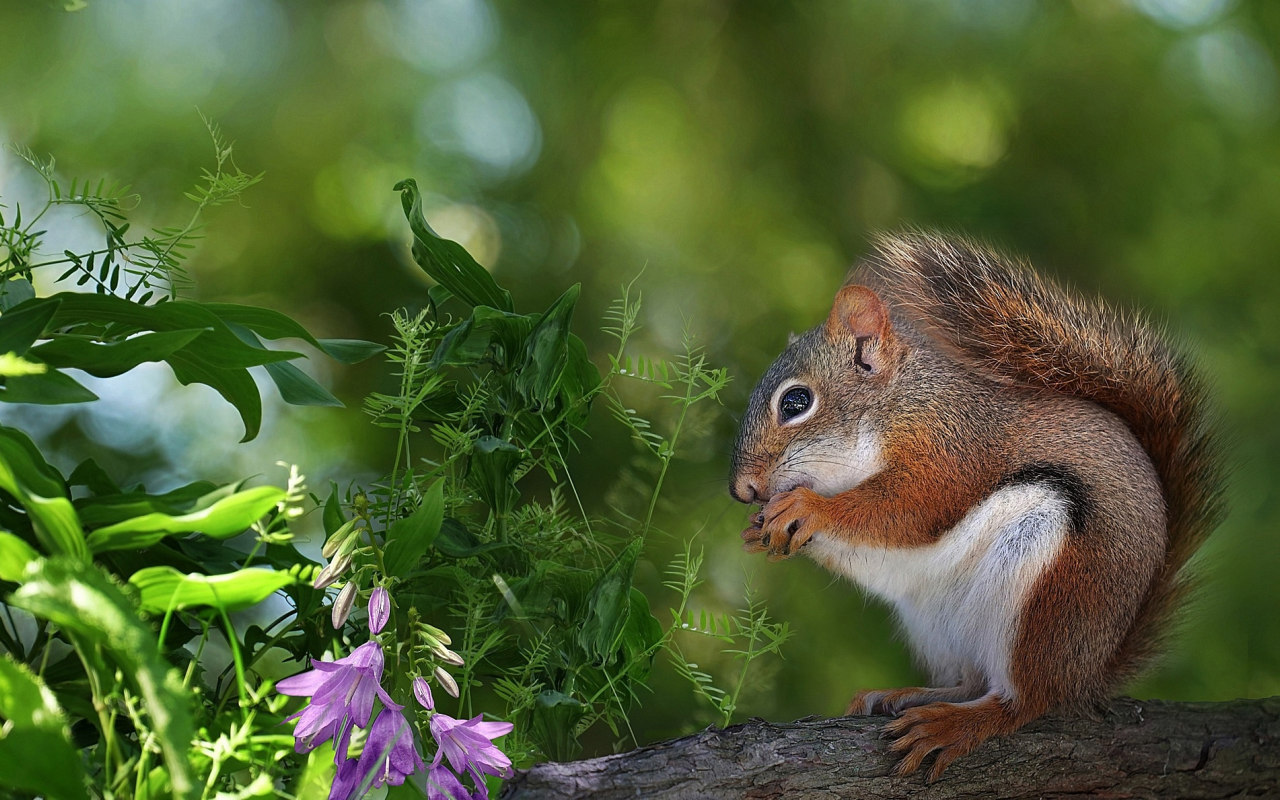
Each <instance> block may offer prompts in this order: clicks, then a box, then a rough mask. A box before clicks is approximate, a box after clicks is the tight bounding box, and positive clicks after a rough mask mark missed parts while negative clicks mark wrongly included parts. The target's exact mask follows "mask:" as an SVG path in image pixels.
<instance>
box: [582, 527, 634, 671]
mask: <svg viewBox="0 0 1280 800" xmlns="http://www.w3.org/2000/svg"><path fill="white" fill-rule="evenodd" d="M643 545H644V542H643V540H642V539H639V538H637V539H635V540H633V541H632V542H631V544H629V545H627V546H626V548H624V549H623V551H622V552H621V553H619V554H618V556H617V558H615V559H614V560H613V562H612V563H610V564H609V566H608V567H606V568H605V570H604V573H603V574H602V575H601V576H600V580H598V581H596V585H595V586H593V587H591V594H590V595H589V596H588V597H587V618H586V620H585V621H584V622H583V624H582V629H581V630H580V631H579V632H578V644H580V645H581V646H582V649H583V650H585V651H586V653H587V655H588V656H589V657H590V658H591V659H592V660H593V661H594V662H595V663H597V664H599V663H606V662H609V661H612V660H613V658H614V656H615V654H616V653H615V651H616V650H617V649H618V642H619V639H621V637H622V632H623V630H624V629H625V628H626V625H627V618H628V617H629V616H630V614H631V579H632V577H633V576H634V575H635V571H636V559H637V558H639V556H640V548H641V547H642V546H643Z"/></svg>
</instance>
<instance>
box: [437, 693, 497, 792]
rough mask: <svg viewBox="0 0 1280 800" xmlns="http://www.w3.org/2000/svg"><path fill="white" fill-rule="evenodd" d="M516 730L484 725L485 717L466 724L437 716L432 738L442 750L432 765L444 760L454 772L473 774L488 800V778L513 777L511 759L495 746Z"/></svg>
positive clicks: (477, 790) (478, 787) (493, 724)
mask: <svg viewBox="0 0 1280 800" xmlns="http://www.w3.org/2000/svg"><path fill="white" fill-rule="evenodd" d="M513 727H515V726H514V725H512V724H511V723H510V722H484V721H483V718H481V717H475V718H474V719H469V720H467V721H465V722H463V721H462V720H457V719H454V718H453V717H451V716H449V715H448V714H441V713H436V714H434V715H432V717H431V735H432V736H433V737H435V740H436V742H437V743H438V744H439V745H440V749H439V750H437V751H436V757H435V760H434V761H432V762H431V766H432V768H435V767H437V766H439V764H440V759H441V758H442V757H446V758H448V759H449V766H451V767H453V771H454V772H457V773H458V774H462V773H463V772H464V771H465V772H468V773H470V774H471V779H472V780H473V781H475V784H476V794H477V796H479V797H483V798H488V797H489V790H488V788H487V787H486V786H485V783H484V776H485V775H497V776H499V777H501V778H509V777H511V775H512V771H511V759H509V758H507V756H506V754H504V753H503V752H502V751H501V750H499V749H498V748H497V746H496V745H494V743H493V740H494V739H497V738H498V737H500V736H506V735H507V734H508V733H510V732H511V729H512V728H513ZM482 773H483V774H482Z"/></svg>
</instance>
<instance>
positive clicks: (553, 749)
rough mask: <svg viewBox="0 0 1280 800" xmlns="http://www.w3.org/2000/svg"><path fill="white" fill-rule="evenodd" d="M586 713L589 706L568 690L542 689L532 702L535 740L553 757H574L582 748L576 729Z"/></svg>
mask: <svg viewBox="0 0 1280 800" xmlns="http://www.w3.org/2000/svg"><path fill="white" fill-rule="evenodd" d="M586 713H587V706H586V705H585V704H583V703H581V702H579V701H578V700H575V699H574V698H572V697H570V696H569V695H567V694H563V693H561V692H554V691H545V692H542V693H541V694H539V695H538V698H537V700H536V701H535V702H534V706H533V713H532V718H531V722H532V725H531V728H532V731H531V732H532V734H533V740H534V741H535V742H537V744H538V747H539V749H541V750H542V752H544V753H546V754H547V757H548V758H550V759H551V760H552V761H572V760H573V759H575V758H577V757H578V753H579V752H580V751H581V750H582V745H580V744H579V743H578V737H577V735H576V733H575V729H576V728H577V726H578V721H579V720H581V719H582V717H583V716H584V715H585V714H586Z"/></svg>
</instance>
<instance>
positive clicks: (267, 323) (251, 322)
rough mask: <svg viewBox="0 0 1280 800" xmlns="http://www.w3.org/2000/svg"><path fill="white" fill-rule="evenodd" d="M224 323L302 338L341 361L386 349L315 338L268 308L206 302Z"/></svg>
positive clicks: (275, 336) (268, 336)
mask: <svg viewBox="0 0 1280 800" xmlns="http://www.w3.org/2000/svg"><path fill="white" fill-rule="evenodd" d="M204 307H205V308H206V309H208V310H209V311H212V312H213V313H214V314H216V315H217V316H218V318H219V319H221V320H222V321H223V322H227V323H234V324H237V325H243V326H244V327H246V328H248V329H249V330H251V331H253V332H254V333H256V334H258V335H259V336H261V337H263V338H264V339H286V338H293V339H301V340H303V341H304V342H307V343H308V344H311V345H312V346H314V347H316V348H317V349H319V350H321V351H322V352H324V353H325V355H327V356H329V357H330V358H332V359H334V360H335V361H340V362H342V363H343V364H358V363H360V362H361V361H364V360H365V359H367V358H369V357H371V356H375V355H377V354H378V353H381V352H382V351H383V350H386V349H387V348H386V347H384V346H383V345H380V344H374V343H373V342H365V341H361V340H360V339H317V338H315V337H314V336H312V335H311V333H310V332H309V331H308V330H307V329H306V328H304V327H302V325H300V324H299V323H298V322H296V321H294V320H293V319H291V318H290V317H288V316H287V315H285V314H281V313H280V312H279V311H275V310H272V309H269V308H257V307H256V306H242V305H237V304H235V303H205V304H204Z"/></svg>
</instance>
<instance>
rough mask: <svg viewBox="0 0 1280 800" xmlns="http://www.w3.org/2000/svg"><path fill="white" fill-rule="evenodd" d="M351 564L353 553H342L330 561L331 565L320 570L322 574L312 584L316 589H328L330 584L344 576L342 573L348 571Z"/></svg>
mask: <svg viewBox="0 0 1280 800" xmlns="http://www.w3.org/2000/svg"><path fill="white" fill-rule="evenodd" d="M350 566H351V553H349V552H348V553H342V554H340V555H339V556H338V557H337V558H336V559H334V560H333V561H330V562H329V565H328V566H327V567H325V568H324V569H322V570H320V574H319V575H317V576H316V580H315V583H313V584H311V585H312V586H313V587H314V588H316V589H327V588H329V585H330V584H332V583H333V582H334V581H336V580H337V579H338V578H340V577H342V573H344V572H346V571H347V569H348V568H349V567H350Z"/></svg>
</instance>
